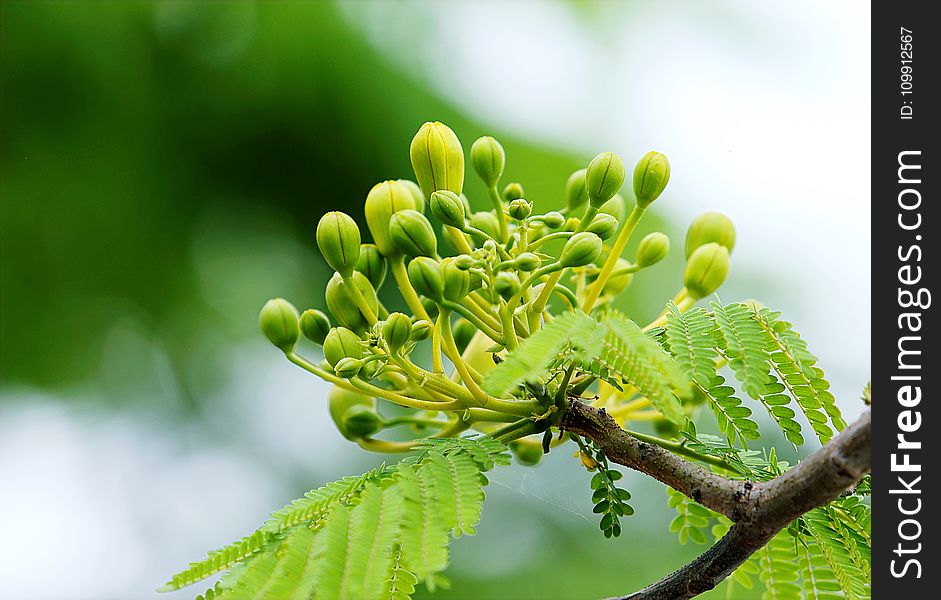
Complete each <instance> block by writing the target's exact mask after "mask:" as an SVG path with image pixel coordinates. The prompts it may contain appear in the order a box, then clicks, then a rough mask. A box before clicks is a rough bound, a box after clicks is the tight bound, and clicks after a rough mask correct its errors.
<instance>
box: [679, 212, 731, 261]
mask: <svg viewBox="0 0 941 600" xmlns="http://www.w3.org/2000/svg"><path fill="white" fill-rule="evenodd" d="M710 242H715V243H717V244H719V245H720V246H725V248H726V249H727V250H728V251H729V253H731V252H732V248H734V247H735V225H733V224H732V220H731V219H729V218H728V217H727V216H725V215H724V214H722V213H720V212H715V211H710V212H706V213H703V214H701V215H699V216H698V217H696V218H695V219H694V220H693V222H692V223H691V224H690V226H689V229H688V230H686V258H689V256H690V255H691V254H692V253H693V251H695V250H696V248H699V247H700V246H702V245H703V244H708V243H710Z"/></svg>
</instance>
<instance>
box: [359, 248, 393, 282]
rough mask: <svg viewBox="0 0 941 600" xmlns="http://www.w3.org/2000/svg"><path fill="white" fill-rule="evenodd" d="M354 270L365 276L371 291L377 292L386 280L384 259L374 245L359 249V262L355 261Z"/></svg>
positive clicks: (386, 267) (386, 266)
mask: <svg viewBox="0 0 941 600" xmlns="http://www.w3.org/2000/svg"><path fill="white" fill-rule="evenodd" d="M356 270H357V271H359V272H360V273H362V274H363V275H365V276H366V279H368V280H369V283H371V284H372V287H373V289H375V290H378V289H379V288H381V287H382V282H383V281H385V280H386V271H387V270H388V265H387V264H386V257H384V256H383V255H382V252H380V251H379V247H378V246H376V245H375V244H362V245H360V247H359V260H358V261H356Z"/></svg>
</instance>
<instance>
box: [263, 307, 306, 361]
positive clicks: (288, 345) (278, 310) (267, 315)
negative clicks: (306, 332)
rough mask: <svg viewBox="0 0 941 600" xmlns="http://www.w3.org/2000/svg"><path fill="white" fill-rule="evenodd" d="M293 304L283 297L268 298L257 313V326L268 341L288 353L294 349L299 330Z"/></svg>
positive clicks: (299, 333)
mask: <svg viewBox="0 0 941 600" xmlns="http://www.w3.org/2000/svg"><path fill="white" fill-rule="evenodd" d="M298 318H299V317H298V314H297V309H296V308H294V305H293V304H291V303H290V302H288V301H287V300H285V299H284V298H274V299H273V300H268V301H267V302H265V305H264V306H262V307H261V312H260V313H259V314H258V326H259V327H261V331H262V333H264V334H265V337H266V338H268V341H269V342H271V343H272V344H274V345H275V346H277V347H278V348H280V349H281V351H282V352H284V353H288V352H291V351H293V350H294V346H295V345H296V344H297V339H298V338H299V337H300V335H301V332H300V329H299V327H298V323H297V321H298Z"/></svg>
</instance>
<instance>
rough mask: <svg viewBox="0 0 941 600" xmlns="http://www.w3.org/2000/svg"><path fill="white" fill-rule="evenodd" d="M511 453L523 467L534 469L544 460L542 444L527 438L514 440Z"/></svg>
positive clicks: (511, 444)
mask: <svg viewBox="0 0 941 600" xmlns="http://www.w3.org/2000/svg"><path fill="white" fill-rule="evenodd" d="M510 452H512V453H513V456H515V457H516V461H517V462H518V463H520V464H521V465H525V466H527V467H534V466H536V465H538V464H539V461H541V460H542V455H543V452H542V443H541V442H539V441H537V440H533V439H527V438H522V439H518V440H513V441H512V442H510Z"/></svg>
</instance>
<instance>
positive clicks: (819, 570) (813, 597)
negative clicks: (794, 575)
mask: <svg viewBox="0 0 941 600" xmlns="http://www.w3.org/2000/svg"><path fill="white" fill-rule="evenodd" d="M797 568H798V572H799V573H800V578H801V584H802V587H803V590H804V598H806V599H807V600H839V599H841V598H843V593H842V590H841V588H840V583H839V582H838V581H837V580H836V576H835V575H834V574H833V570H832V569H830V565H828V564H827V559H826V557H824V556H823V554H822V553H821V551H820V546H818V545H817V542H815V541H813V539H802V540H801V541H800V542H798V544H797Z"/></svg>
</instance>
